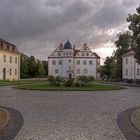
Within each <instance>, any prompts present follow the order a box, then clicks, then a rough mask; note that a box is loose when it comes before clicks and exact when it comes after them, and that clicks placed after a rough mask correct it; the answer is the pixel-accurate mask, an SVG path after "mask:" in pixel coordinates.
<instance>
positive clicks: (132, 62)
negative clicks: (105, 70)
mask: <svg viewBox="0 0 140 140" xmlns="http://www.w3.org/2000/svg"><path fill="white" fill-rule="evenodd" d="M134 56H135V52H134V51H129V52H128V53H126V54H124V55H123V56H122V59H123V68H122V77H123V79H132V80H139V79H140V64H138V63H137V61H136V59H135V57H134Z"/></svg>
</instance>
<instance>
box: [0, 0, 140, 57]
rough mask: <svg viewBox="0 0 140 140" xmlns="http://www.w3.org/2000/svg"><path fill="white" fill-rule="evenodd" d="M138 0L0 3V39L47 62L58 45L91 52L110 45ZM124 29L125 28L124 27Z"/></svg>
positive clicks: (3, 0) (8, 0)
mask: <svg viewBox="0 0 140 140" xmlns="http://www.w3.org/2000/svg"><path fill="white" fill-rule="evenodd" d="M138 3H139V1H138V0H133V1H132V0H116V1H112V0H70V1H67V0H0V31H1V32H0V34H1V35H0V36H1V37H2V38H4V39H7V40H9V41H11V42H13V43H15V44H16V45H17V46H18V47H19V49H20V50H21V51H22V52H24V53H26V54H29V55H35V56H37V57H40V58H41V57H43V58H47V56H48V54H49V53H50V51H52V50H53V49H54V48H55V47H56V46H57V45H58V44H59V43H60V42H64V41H66V40H67V39H70V40H72V43H75V44H76V45H77V46H78V47H79V46H81V45H82V44H83V43H84V42H86V43H87V44H89V45H90V46H93V48H97V47H102V46H103V45H104V44H106V43H108V42H113V41H114V40H115V36H116V35H117V33H118V32H120V31H123V30H124V24H125V23H126V21H125V19H126V17H127V14H128V13H131V12H132V11H134V10H135V8H136V7H137V6H138ZM125 27H126V26H125Z"/></svg>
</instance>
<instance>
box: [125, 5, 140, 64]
mask: <svg viewBox="0 0 140 140" xmlns="http://www.w3.org/2000/svg"><path fill="white" fill-rule="evenodd" d="M127 21H128V22H130V25H129V30H130V31H132V35H133V49H134V51H135V58H136V59H137V62H138V63H140V5H139V7H138V8H136V13H134V14H129V15H128V17H127Z"/></svg>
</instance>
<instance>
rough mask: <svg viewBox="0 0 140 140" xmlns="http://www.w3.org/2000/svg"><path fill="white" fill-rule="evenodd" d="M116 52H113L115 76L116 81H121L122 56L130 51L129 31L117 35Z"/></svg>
mask: <svg viewBox="0 0 140 140" xmlns="http://www.w3.org/2000/svg"><path fill="white" fill-rule="evenodd" d="M115 45H116V48H117V49H116V51H115V52H114V55H113V57H114V59H115V61H116V64H113V65H114V66H115V65H117V66H116V76H115V75H114V76H115V77H117V79H122V55H123V54H125V53H127V52H128V51H129V50H131V49H132V46H133V45H132V35H131V33H130V32H129V31H127V32H125V33H120V34H118V39H117V40H116V41H115Z"/></svg>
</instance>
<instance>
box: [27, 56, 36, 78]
mask: <svg viewBox="0 0 140 140" xmlns="http://www.w3.org/2000/svg"><path fill="white" fill-rule="evenodd" d="M28 68H29V75H30V76H31V77H32V78H34V77H36V75H37V67H36V60H35V57H34V56H31V57H30V58H29V63H28Z"/></svg>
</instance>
